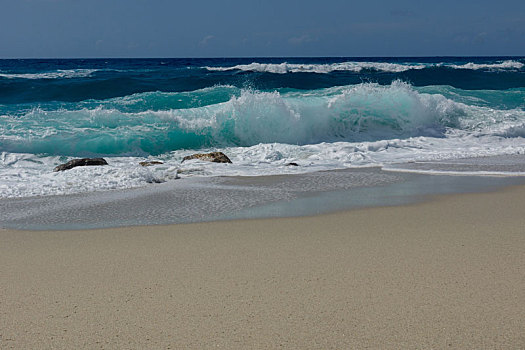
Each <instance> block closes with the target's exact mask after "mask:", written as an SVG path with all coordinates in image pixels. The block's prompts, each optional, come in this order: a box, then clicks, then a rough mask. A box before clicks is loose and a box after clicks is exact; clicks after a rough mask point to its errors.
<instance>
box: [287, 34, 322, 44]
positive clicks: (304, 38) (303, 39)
mask: <svg viewBox="0 0 525 350" xmlns="http://www.w3.org/2000/svg"><path fill="white" fill-rule="evenodd" d="M313 41H317V39H315V38H312V37H311V36H310V35H308V34H304V35H301V36H294V37H291V38H290V39H288V42H289V43H290V44H292V45H302V44H306V43H310V42H313Z"/></svg>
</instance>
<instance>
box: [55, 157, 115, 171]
mask: <svg viewBox="0 0 525 350" xmlns="http://www.w3.org/2000/svg"><path fill="white" fill-rule="evenodd" d="M86 165H108V162H106V160H105V159H104V158H82V159H72V160H70V161H69V162H67V163H64V164H60V165H59V166H57V167H56V168H55V169H53V171H64V170H69V169H72V168H74V167H77V166H86Z"/></svg>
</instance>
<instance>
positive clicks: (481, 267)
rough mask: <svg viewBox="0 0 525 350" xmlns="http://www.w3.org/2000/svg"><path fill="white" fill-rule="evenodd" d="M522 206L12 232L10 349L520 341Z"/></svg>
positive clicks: (5, 292) (501, 195) (522, 198)
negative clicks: (82, 229)
mask: <svg viewBox="0 0 525 350" xmlns="http://www.w3.org/2000/svg"><path fill="white" fill-rule="evenodd" d="M523 208H525V186H520V187H510V188H506V189H504V190H501V191H498V192H492V193H476V194H459V195H446V196H438V197H435V198H433V199H432V200H430V201H428V202H425V203H422V204H417V205H416V204H414V205H405V206H395V207H383V208H370V209H357V210H351V211H345V212H338V213H335V214H327V215H320V216H311V217H303V218H279V219H261V220H259V219H257V220H240V221H224V222H211V223H198V224H180V225H167V226H145V227H128V228H115V229H101V230H84V231H15V230H0V242H1V244H0V281H1V283H0V348H1V349H75V348H76V349H95V348H103V349H210V348H214V349H216V348H222V349H266V348H268V349H275V348H287V349H364V348H370V349H444V348H451V349H523V348H525V216H524V215H523V214H524V211H523V210H524V209H523Z"/></svg>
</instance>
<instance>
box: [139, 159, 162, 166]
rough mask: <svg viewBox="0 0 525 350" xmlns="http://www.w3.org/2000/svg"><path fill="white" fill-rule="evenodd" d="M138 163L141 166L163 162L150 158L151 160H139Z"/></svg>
mask: <svg viewBox="0 0 525 350" xmlns="http://www.w3.org/2000/svg"><path fill="white" fill-rule="evenodd" d="M139 164H140V165H142V166H152V165H157V164H164V163H162V162H159V161H158V160H152V161H147V162H140V163H139Z"/></svg>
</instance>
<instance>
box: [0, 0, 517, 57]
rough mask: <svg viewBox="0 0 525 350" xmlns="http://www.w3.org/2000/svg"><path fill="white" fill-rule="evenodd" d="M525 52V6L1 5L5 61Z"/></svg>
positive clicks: (226, 1) (324, 1) (96, 0)
mask: <svg viewBox="0 0 525 350" xmlns="http://www.w3.org/2000/svg"><path fill="white" fill-rule="evenodd" d="M447 55H448V56H454V55H458V56H478V55H521V56H523V55H525V1H523V0H520V1H517V0H516V1H514V0H513V1H510V0H500V1H486V0H478V1H470V0H469V1H461V0H454V1H451V0H440V1H426V0H420V1H412V0H410V1H408V0H401V1H374V0H368V1H367V0H361V1H359V2H357V1H348V0H347V1H342V0H315V1H313V0H301V1H295V0H281V1H276V0H264V1H262V0H253V1H240V0H221V1H217V0H215V1H211V0H187V1H175V0H171V1H170V0H89V1H86V0H0V57H1V58H15V57H253V56H447Z"/></svg>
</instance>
